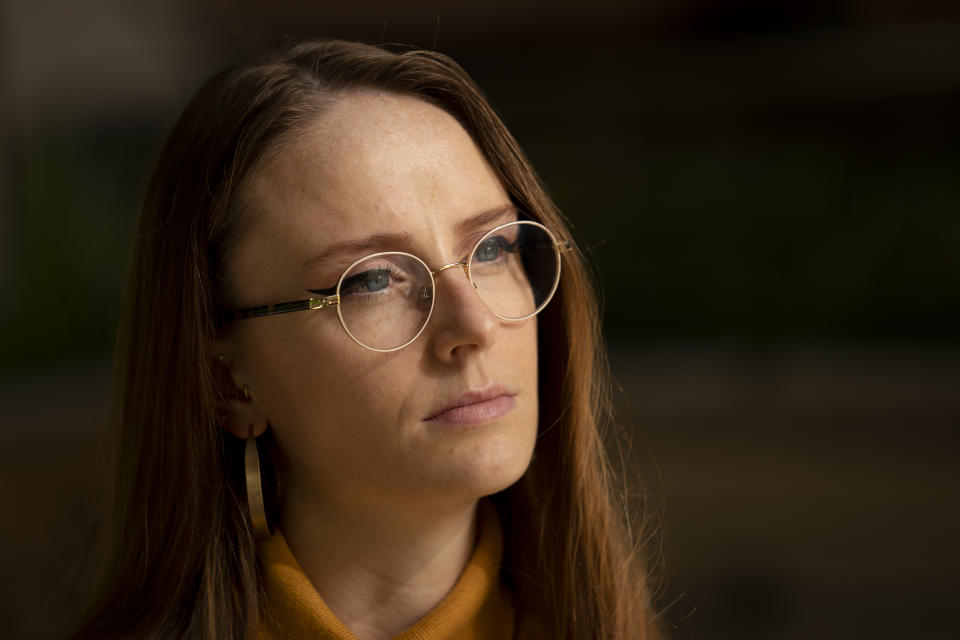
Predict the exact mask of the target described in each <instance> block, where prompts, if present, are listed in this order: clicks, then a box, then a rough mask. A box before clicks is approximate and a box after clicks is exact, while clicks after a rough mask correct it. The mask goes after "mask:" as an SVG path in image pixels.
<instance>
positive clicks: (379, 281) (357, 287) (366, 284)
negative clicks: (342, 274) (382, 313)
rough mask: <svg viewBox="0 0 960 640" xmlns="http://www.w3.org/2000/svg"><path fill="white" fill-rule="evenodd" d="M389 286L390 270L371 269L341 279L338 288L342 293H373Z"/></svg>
mask: <svg viewBox="0 0 960 640" xmlns="http://www.w3.org/2000/svg"><path fill="white" fill-rule="evenodd" d="M389 286H390V271H389V270H387V269H371V270H369V271H364V272H363V273H358V274H356V275H354V276H350V277H349V278H347V279H346V280H344V281H343V284H342V285H341V286H340V290H341V292H343V293H375V292H377V291H382V290H384V289H386V288H387V287H389Z"/></svg>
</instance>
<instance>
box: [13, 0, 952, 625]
mask: <svg viewBox="0 0 960 640" xmlns="http://www.w3.org/2000/svg"><path fill="white" fill-rule="evenodd" d="M301 35H329V36H338V37H346V38H355V39H362V40H366V41H371V42H382V41H398V42H407V43H413V44H416V45H421V46H425V47H431V48H433V47H435V48H437V49H439V50H440V51H443V52H445V53H449V54H450V55H452V56H454V57H455V58H456V59H457V60H458V61H459V62H461V64H462V65H463V66H464V67H466V69H467V70H468V71H469V72H470V73H471V74H472V75H473V76H474V78H475V79H476V80H477V81H478V83H479V84H480V85H481V87H483V88H484V90H485V91H486V92H487V94H488V96H489V97H490V99H491V101H492V102H493V104H494V106H495V107H496V108H497V109H498V111H499V112H500V114H501V115H502V117H503V118H504V120H505V121H506V123H507V125H508V126H509V127H510V128H511V130H512V131H513V132H514V134H515V135H516V136H517V138H518V139H519V140H520V142H521V144H522V145H523V146H524V148H525V149H526V150H527V152H528V153H529V155H530V156H531V157H532V159H533V161H534V164H535V166H537V168H538V169H539V171H540V172H541V175H542V177H543V179H544V180H545V182H546V184H547V185H548V187H549V189H550V191H551V193H552V194H553V196H554V197H555V199H556V201H557V202H558V204H559V205H560V207H561V208H562V209H563V210H564V212H565V213H566V214H567V215H568V217H569V218H570V219H571V221H572V222H573V225H574V227H575V233H576V234H577V236H578V238H579V239H580V241H581V242H582V243H583V244H584V245H585V246H587V247H589V248H590V253H591V256H592V260H593V262H594V264H595V267H596V269H597V272H598V274H599V279H600V282H601V283H602V290H603V303H604V311H605V324H606V329H607V336H608V339H609V342H610V353H611V359H612V362H613V366H614V373H615V376H616V379H617V382H618V389H617V390H616V393H615V396H616V398H617V403H618V406H619V414H620V417H621V419H622V422H623V423H624V425H626V426H627V427H628V429H629V430H630V431H631V433H632V434H633V443H634V449H633V453H634V454H635V458H636V459H637V460H638V464H639V466H638V467H637V468H638V471H637V475H638V477H639V478H641V479H642V482H643V483H645V486H646V488H647V490H648V492H649V496H650V509H651V511H652V512H653V513H654V514H657V513H659V514H662V517H663V528H662V531H661V533H662V536H661V541H662V545H663V550H664V553H665V559H666V561H665V565H664V567H663V569H662V570H661V573H662V576H663V580H664V586H663V588H662V590H661V592H660V605H661V606H662V607H665V609H666V610H665V613H664V619H665V621H666V622H667V624H668V626H669V627H670V628H671V629H672V636H673V637H675V638H704V639H707V638H747V639H749V638H773V639H780V638H783V639H786V638H808V637H813V636H816V637H820V638H850V637H870V638H904V637H926V638H947V637H956V632H955V630H954V627H955V618H956V615H955V614H956V612H957V605H956V601H957V598H958V596H960V554H958V553H957V540H958V539H960V516H958V508H960V499H958V497H957V488H958V486H960V482H958V481H960V471H958V465H957V461H958V455H957V454H958V442H960V437H958V436H960V433H958V431H960V258H958V252H957V246H958V244H960V216H958V211H960V117H958V116H960V5H958V4H957V3H953V4H948V3H942V2H933V1H931V0H914V1H912V2H906V1H893V0H879V1H868V0H847V1H838V2H825V1H819V0H815V1H810V2H769V1H761V0H739V1H738V0H729V1H720V0H716V1H709V0H673V1H670V2H668V1H666V0H650V1H648V2H645V3H630V2H624V1H621V0H594V1H593V2H591V3H588V4H582V3H574V2H568V1H558V2H554V3H551V4H550V5H544V4H541V3H535V2H532V1H530V0H514V1H513V2H503V1H501V0H494V1H491V2H487V3H485V4H483V5H478V6H476V7H473V8H466V7H465V6H464V5H463V4H461V5H458V6H456V7H444V6H443V5H441V6H440V7H439V9H438V8H437V6H436V4H428V3H426V2H419V1H417V2H406V3H402V5H398V4H397V3H391V2H386V1H380V2H370V1H362V2H355V3H338V4H337V5H336V6H328V5H327V4H326V3H319V2H293V1H292V0H281V1H280V2H274V3H272V4H270V5H269V7H268V6H267V5H266V4H260V3H254V2H251V1H249V0H246V1H244V2H234V3H227V2H224V1H223V0H205V1H202V2H188V1H187V0H173V1H171V2H165V3H160V2H151V1H148V0H137V1H133V2H131V1H126V2H120V1H119V0H89V1H88V2H84V3H68V2H65V1H58V2H51V1H49V0H39V1H34V0H0V336H2V338H0V407H2V410H3V414H4V418H3V426H2V430H0V444H2V449H0V499H2V503H0V509H2V510H3V512H4V514H5V515H4V517H3V522H4V524H3V525H2V527H0V536H2V538H0V571H2V574H0V575H2V577H3V585H4V586H3V587H2V588H0V620H2V621H3V622H2V623H0V637H20V636H21V635H22V634H24V633H26V632H27V631H28V630H37V629H39V630H42V629H44V628H47V627H49V626H50V625H53V624H55V623H57V622H58V621H61V620H62V619H64V618H66V617H68V616H70V615H72V614H73V613H75V607H76V605H75V603H76V602H77V600H78V596H79V595H80V594H82V593H83V592H84V591H85V589H86V586H85V584H83V580H82V578H78V576H82V573H81V567H82V566H83V565H84V560H85V558H86V556H87V553H88V550H89V548H90V544H91V537H90V536H91V531H92V523H91V519H92V515H91V514H93V513H94V512H95V510H96V505H97V504H98V499H99V495H100V494H99V490H98V486H97V485H96V484H95V474H94V472H95V464H94V462H95V460H96V458H97V451H98V440H97V438H98V434H99V429H100V427H101V424H102V422H103V418H104V415H105V407H106V402H107V395H108V386H109V375H110V374H109V362H110V357H111V348H112V339H113V332H114V329H115V324H116V321H117V317H118V311H119V308H120V302H121V298H122V291H123V285H124V280H125V277H126V276H125V273H126V269H127V264H128V260H129V246H130V235H131V230H132V225H133V221H134V218H135V215H136V211H137V208H138V203H139V200H140V198H141V197H142V193H143V191H144V188H145V184H146V181H147V178H148V176H149V172H150V169H151V164H152V161H153V158H154V157H155V154H156V153H157V151H158V148H159V146H160V144H161V142H162V139H163V136H164V134H165V132H166V131H167V130H168V129H169V127H170V126H171V125H172V123H173V121H174V119H175V118H176V115H177V113H178V111H179V109H181V108H182V107H183V105H184V104H185V103H186V101H187V99H188V97H189V96H190V95H191V93H192V92H193V91H194V90H195V89H196V88H197V87H198V86H199V85H200V83H201V82H202V81H203V80H204V79H205V78H206V77H207V76H209V75H210V74H211V73H213V72H214V71H216V70H218V69H219V68H221V67H222V66H224V65H225V64H227V63H229V62H231V61H234V60H237V59H239V58H241V57H243V56H245V55H246V54H248V53H249V52H251V51H254V50H257V49H259V48H261V47H263V46H266V45H268V44H270V43H275V42H279V41H281V40H283V39H284V38H285V37H289V36H301ZM158 277H162V274H158ZM171 553H176V550H175V549H171Z"/></svg>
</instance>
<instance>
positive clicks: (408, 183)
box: [223, 92, 538, 507]
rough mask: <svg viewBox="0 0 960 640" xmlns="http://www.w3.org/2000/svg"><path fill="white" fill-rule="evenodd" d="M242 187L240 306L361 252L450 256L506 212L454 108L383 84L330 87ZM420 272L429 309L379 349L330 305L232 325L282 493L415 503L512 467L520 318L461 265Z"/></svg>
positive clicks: (531, 409)
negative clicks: (419, 322) (314, 113)
mask: <svg viewBox="0 0 960 640" xmlns="http://www.w3.org/2000/svg"><path fill="white" fill-rule="evenodd" d="M243 196H244V197H243V202H242V204H244V205H246V206H245V208H244V209H243V213H242V215H243V216H247V217H248V218H247V222H249V226H248V227H247V228H246V229H245V231H244V233H243V236H242V238H241V239H240V241H239V243H238V245H237V246H236V248H235V250H234V251H233V252H232V253H231V254H230V257H229V260H228V265H227V274H226V275H227V281H228V287H229V294H230V297H231V299H232V302H234V303H236V305H237V306H239V307H247V306H253V305H258V304H264V303H268V302H280V301H286V300H299V299H303V298H307V297H312V296H311V294H309V293H307V291H308V290H311V289H327V288H331V287H334V286H336V283H337V281H338V279H339V277H340V275H341V273H342V272H343V271H344V269H345V268H346V267H348V266H349V265H350V264H351V263H353V262H354V261H355V260H357V259H359V258H361V257H364V256H366V255H369V254H371V253H375V252H380V251H405V252H409V253H412V254H414V255H416V256H418V257H420V258H421V259H422V260H423V261H424V262H425V263H426V264H427V265H429V266H430V267H431V268H433V267H436V266H439V265H443V264H448V263H451V262H456V261H460V260H463V259H465V257H466V255H467V254H468V253H469V251H470V249H471V248H472V247H473V245H474V244H475V243H476V242H477V240H479V239H480V237H481V236H482V235H483V234H484V232H486V231H488V230H489V229H491V228H493V227H494V226H497V225H499V224H502V223H505V222H509V221H511V220H514V219H516V211H515V210H514V209H513V208H512V207H511V204H510V200H509V197H508V195H507V193H506V191H505V190H504V188H503V186H502V185H501V184H500V182H499V180H498V179H497V178H496V176H495V175H494V173H493V172H492V171H491V169H490V167H489V166H488V165H487V163H486V161H485V160H484V158H483V157H482V156H481V154H480V152H479V151H478V149H477V147H476V145H475V144H474V143H473V141H472V140H471V138H470V136H469V135H468V134H467V133H466V131H465V130H464V129H463V128H462V127H461V126H460V124H459V123H457V121H456V120H455V119H454V118H453V117H451V116H450V115H448V114H447V113H446V112H444V111H442V110H441V109H439V108H437V107H435V106H432V105H430V104H428V103H426V102H424V101H422V100H419V99H417V98H413V97H409V96H401V95H393V94H385V93H373V92H358V93H354V94H349V95H347V96H345V97H343V98H342V99H340V100H339V101H338V102H336V103H335V104H334V105H333V106H332V107H331V108H330V109H329V110H328V111H327V112H326V113H325V114H324V115H323V117H322V118H320V119H319V121H318V122H316V123H315V124H314V125H313V126H312V127H311V128H309V129H307V130H306V131H303V132H302V133H301V134H300V135H297V136H295V138H294V140H293V141H292V142H290V143H288V144H286V145H285V146H283V147H282V150H281V151H280V152H279V153H278V154H276V155H275V156H273V159H272V160H271V161H270V162H268V163H267V164H266V165H264V166H263V167H262V168H260V169H259V170H258V171H257V172H256V173H255V174H254V175H253V176H252V178H251V180H250V181H249V182H248V184H247V186H246V188H245V191H244V194H243ZM435 278H436V292H435V305H434V310H433V315H432V317H431V318H430V321H429V323H428V324H427V326H426V328H425V329H424V331H423V333H422V334H421V335H420V336H419V337H418V338H417V339H416V340H415V341H414V342H413V343H412V344H410V345H408V346H407V347H405V348H403V349H400V350H399V351H395V352H389V353H382V352H375V351H369V350H367V349H364V348H363V347H361V346H360V345H358V344H357V343H355V342H354V341H353V340H351V339H350V337H349V336H348V335H347V334H346V333H345V332H344V330H343V328H342V327H341V325H340V323H339V321H338V318H337V312H336V308H335V307H334V308H327V309H323V310H316V311H302V312H298V313H289V314H279V315H273V316H268V317H263V318H255V319H249V320H243V321H238V322H236V323H234V325H233V326H232V327H231V329H230V332H229V334H228V336H227V337H226V339H225V342H224V345H223V346H224V350H225V353H226V354H227V357H228V362H229V364H230V369H231V372H232V375H233V378H234V381H235V382H236V383H237V384H238V386H242V385H247V387H248V388H249V390H250V395H251V396H252V401H251V405H252V406H251V409H252V410H254V411H259V412H261V413H262V415H263V416H265V418H266V420H267V421H269V424H270V426H271V428H272V429H273V430H274V432H275V437H276V441H277V443H278V446H279V448H280V453H281V456H282V458H281V460H282V463H281V464H280V469H279V472H280V474H281V482H282V485H283V488H284V494H285V498H284V499H285V501H286V500H288V499H290V498H293V497H295V496H298V497H299V499H308V500H321V501H326V502H328V503H330V504H338V503H339V504H344V503H349V504H351V505H357V504H360V503H362V504H366V505H368V506H374V507H382V506H387V505H394V506H397V505H410V504H418V505H422V506H427V505H429V504H431V503H433V504H441V503H443V502H449V501H451V500H454V501H462V500H465V499H473V498H476V497H479V496H482V495H487V494H490V493H493V492H496V491H499V490H501V489H503V488H505V487H507V486H509V485H510V484H512V483H513V482H515V481H516V480H517V479H518V478H519V477H520V476H521V475H522V474H523V472H524V471H525V469H526V468H527V465H528V463H529V461H530V457H531V455H532V453H533V447H534V442H535V438H536V434H537V415H538V413H537V340H536V330H537V329H536V320H535V319H528V320H524V321H521V322H505V321H502V320H499V319H498V318H497V317H496V316H494V315H493V314H492V313H491V312H490V311H489V310H488V309H487V307H486V306H485V305H484V303H483V302H482V301H481V300H480V298H479V297H478V296H477V294H476V292H475V291H474V289H473V287H472V286H471V284H470V282H469V280H468V279H467V277H466V275H465V274H464V272H463V270H462V269H459V268H454V269H448V270H445V271H442V272H440V273H439V274H437V275H436V276H435ZM464 405H465V406H464ZM457 406H462V408H460V409H454V410H452V411H446V412H444V410H445V409H449V408H451V407H457ZM438 414H439V415H438Z"/></svg>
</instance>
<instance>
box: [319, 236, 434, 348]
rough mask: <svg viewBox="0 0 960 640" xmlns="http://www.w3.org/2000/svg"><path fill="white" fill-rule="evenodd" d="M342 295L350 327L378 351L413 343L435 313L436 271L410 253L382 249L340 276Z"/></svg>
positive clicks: (350, 331) (345, 320)
mask: <svg viewBox="0 0 960 640" xmlns="http://www.w3.org/2000/svg"><path fill="white" fill-rule="evenodd" d="M337 293H338V294H339V296H340V303H339V304H338V305H337V312H338V313H339V314H340V322H341V323H342V324H343V328H344V330H345V331H346V332H347V334H349V335H350V337H351V338H353V339H354V340H355V341H356V342H358V343H359V344H360V345H362V346H364V347H367V348H368V349H374V350H376V351H393V350H395V349H399V348H400V347H403V346H406V345H407V344H409V343H410V342H411V341H412V340H413V339H414V338H416V337H417V336H418V335H420V332H421V331H422V330H423V327H424V326H426V324H427V320H429V319H430V313H431V312H432V311H433V278H432V277H431V275H430V269H428V268H427V265H425V264H424V263H423V262H422V261H421V260H420V259H419V258H416V257H415V256H412V255H410V254H407V253H378V254H375V255H372V256H368V257H366V258H364V259H362V260H359V261H357V262H356V263H354V264H353V265H351V266H350V267H349V268H348V269H347V270H346V272H344V274H343V277H341V278H340V283H339V284H338V286H337Z"/></svg>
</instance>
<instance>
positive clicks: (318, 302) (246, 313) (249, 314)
mask: <svg viewBox="0 0 960 640" xmlns="http://www.w3.org/2000/svg"><path fill="white" fill-rule="evenodd" d="M514 225H516V226H520V225H530V226H534V227H537V228H539V229H541V230H542V231H543V232H544V233H546V234H547V237H549V238H550V240H551V242H552V243H553V251H554V255H555V256H556V259H557V275H556V277H555V278H554V281H553V286H552V287H551V289H550V293H549V294H547V296H546V297H545V298H544V300H543V302H542V303H540V305H538V306H537V308H536V309H534V310H533V311H532V312H531V313H528V314H527V315H525V316H523V317H521V318H508V317H506V316H502V315H500V314H498V313H496V312H495V311H494V310H493V309H490V307H489V305H487V303H486V302H485V301H483V298H481V301H483V304H484V306H486V307H487V309H488V310H489V311H490V313H492V314H493V315H495V316H496V317H497V318H499V319H501V320H505V321H507V322H522V321H523V320H526V319H527V318H532V317H533V316H535V315H537V314H538V313H540V312H541V311H542V310H543V309H544V307H546V306H547V304H549V303H550V301H551V300H553V296H554V294H555V293H556V292H557V287H558V286H559V285H560V271H561V266H562V264H563V261H562V260H561V259H560V256H561V254H562V253H563V252H564V251H567V250H569V249H570V244H569V243H568V242H566V241H564V242H563V243H562V244H561V243H560V242H558V241H557V238H556V236H554V235H553V233H552V232H551V231H550V229H548V228H547V227H545V226H544V225H542V224H540V223H539V222H535V221H533V220H514V221H512V222H507V223H505V224H501V225H498V226H496V227H494V228H492V229H490V230H489V231H487V232H486V233H484V234H483V236H482V237H481V238H480V239H479V240H477V243H476V244H475V245H473V248H472V249H471V250H470V253H469V254H468V255H467V259H466V261H465V262H450V263H448V264H443V265H440V266H439V267H435V268H432V269H431V268H430V266H429V265H428V264H427V263H426V262H424V261H423V260H422V259H420V258H419V257H417V256H415V255H413V254H412V253H407V252H406V251H381V252H378V253H372V254H370V255H367V256H364V257H362V258H360V259H359V260H355V261H354V262H352V263H351V264H350V266H348V267H347V268H346V269H344V270H343V273H342V274H340V278H339V280H337V286H336V287H333V291H335V293H333V294H329V295H322V296H320V297H319V298H306V299H304V300H293V301H290V302H277V303H274V304H265V305H258V306H254V307H247V308H245V309H238V310H236V311H231V312H228V313H227V314H226V317H225V321H226V322H231V321H234V320H244V319H247V318H262V317H264V316H272V315H276V314H280V313H291V312H294V311H314V310H322V309H326V308H327V307H337V317H338V318H339V320H340V326H341V327H342V328H343V330H344V331H345V332H346V334H347V335H348V336H350V339H351V340H353V341H354V342H356V343H357V344H358V345H360V346H361V347H363V348H364V349H368V350H370V351H378V352H380V353H389V352H392V351H399V350H400V349H403V348H404V347H406V346H408V345H409V344H410V343H411V342H413V341H414V340H416V339H417V338H419V337H420V334H421V333H423V330H424V329H426V327H427V325H428V324H429V323H430V318H431V317H433V309H434V305H435V302H436V290H437V282H436V276H437V275H438V274H439V273H440V272H442V271H446V270H447V269H452V268H454V267H460V268H461V269H463V272H464V274H465V275H466V276H467V279H468V280H469V281H470V284H472V285H473V288H474V289H476V288H477V284H476V283H475V282H474V281H473V277H472V276H471V274H470V263H471V262H472V261H473V256H474V254H475V253H476V251H477V249H478V248H479V247H480V244H481V243H482V242H483V241H484V240H486V239H487V238H488V237H489V236H490V235H491V234H493V233H496V232H497V231H499V230H500V229H503V228H506V227H510V226H514ZM387 255H391V256H396V255H400V256H406V257H408V258H413V259H414V260H416V261H417V262H419V263H420V264H421V265H423V268H424V269H426V271H427V273H428V274H430V290H431V291H432V292H433V293H432V295H431V299H430V311H428V312H427V317H426V318H424V320H423V324H422V325H421V327H420V329H419V330H418V331H417V333H416V334H415V335H414V336H413V337H412V338H410V339H409V340H407V341H406V342H404V343H403V344H402V345H400V346H398V347H392V348H390V349H377V348H375V347H371V346H368V345H365V344H364V343H362V342H360V340H358V339H357V337H356V336H354V335H353V333H351V332H350V329H348V328H347V324H346V322H344V320H343V313H342V312H341V307H340V293H339V292H340V286H341V285H342V284H343V280H344V278H346V276H347V274H348V273H350V270H351V269H353V268H354V267H355V266H357V265H358V264H360V263H361V262H365V261H367V260H370V259H371V258H376V257H379V256H387ZM307 291H309V292H310V293H324V292H326V291H330V289H308V290H307Z"/></svg>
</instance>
